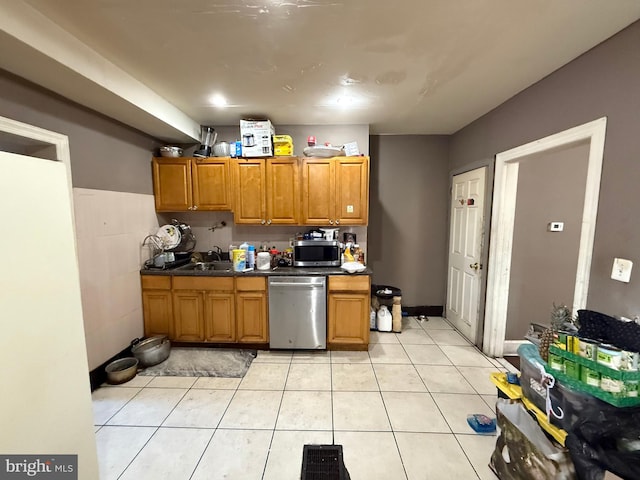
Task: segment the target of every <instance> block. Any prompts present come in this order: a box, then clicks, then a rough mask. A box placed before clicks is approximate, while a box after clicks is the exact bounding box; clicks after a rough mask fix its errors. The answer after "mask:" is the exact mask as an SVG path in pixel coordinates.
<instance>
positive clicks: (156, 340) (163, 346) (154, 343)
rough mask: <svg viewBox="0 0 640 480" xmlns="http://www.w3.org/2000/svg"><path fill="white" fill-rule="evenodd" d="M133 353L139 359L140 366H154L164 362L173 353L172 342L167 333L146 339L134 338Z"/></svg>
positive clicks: (132, 343)
mask: <svg viewBox="0 0 640 480" xmlns="http://www.w3.org/2000/svg"><path fill="white" fill-rule="evenodd" d="M131 353H132V354H133V356H134V357H135V358H137V359H138V362H139V363H140V366H142V367H152V366H153V365H157V364H159V363H162V362H164V361H165V360H166V359H167V358H169V355H170V353H171V342H170V341H169V339H168V338H167V337H166V336H165V335H159V336H154V337H149V338H147V339H145V340H140V339H139V338H134V339H133V341H132V342H131Z"/></svg>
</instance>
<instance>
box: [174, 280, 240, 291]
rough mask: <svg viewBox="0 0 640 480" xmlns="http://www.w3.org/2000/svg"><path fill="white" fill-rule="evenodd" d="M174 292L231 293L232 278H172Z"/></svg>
mask: <svg viewBox="0 0 640 480" xmlns="http://www.w3.org/2000/svg"><path fill="white" fill-rule="evenodd" d="M173 289H174V290H221V291H225V292H226V291H229V292H232V291H233V277H173Z"/></svg>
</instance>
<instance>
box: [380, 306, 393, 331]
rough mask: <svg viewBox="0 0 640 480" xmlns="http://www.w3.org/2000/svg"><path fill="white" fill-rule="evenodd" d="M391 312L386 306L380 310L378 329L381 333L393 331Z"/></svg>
mask: <svg viewBox="0 0 640 480" xmlns="http://www.w3.org/2000/svg"><path fill="white" fill-rule="evenodd" d="M391 325H392V320H391V312H390V311H389V310H388V309H387V306H386V305H381V306H380V308H379V309H378V322H377V327H378V330H379V331H381V332H390V331H391Z"/></svg>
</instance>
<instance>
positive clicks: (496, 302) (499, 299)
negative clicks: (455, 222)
mask: <svg viewBox="0 0 640 480" xmlns="http://www.w3.org/2000/svg"><path fill="white" fill-rule="evenodd" d="M606 127H607V118H606V117H602V118H599V119H597V120H594V121H592V122H588V123H585V124H584V125H579V126H577V127H573V128H570V129H568V130H565V131H563V132H559V133H556V134H553V135H549V136H547V137H544V138H542V139H539V140H535V141H533V142H530V143H527V144H525V145H521V146H519V147H516V148H512V149H511V150H507V151H505V152H501V153H499V154H497V155H496V170H495V177H494V178H495V180H494V189H493V195H494V197H493V198H494V202H493V210H492V215H491V231H490V240H489V259H488V264H489V265H488V269H487V270H488V271H487V300H486V310H485V328H484V341H483V351H484V352H485V353H486V354H487V355H490V356H492V357H502V356H503V355H512V354H515V352H516V349H517V348H518V346H519V345H520V344H521V343H523V342H520V341H510V342H505V332H506V326H507V307H508V302H509V282H510V278H511V255H512V251H513V229H514V219H515V213H516V195H517V192H518V168H519V161H520V160H521V159H522V158H523V157H527V156H529V155H534V154H538V153H541V152H545V151H548V150H552V149H555V148H559V147H562V146H564V145H569V144H572V143H577V142H583V141H588V142H589V164H588V166H587V181H586V189H585V196H584V209H583V212H582V228H581V232H580V247H579V250H578V267H577V271H576V284H575V289H574V296H573V313H574V314H575V313H576V311H577V310H579V309H581V308H584V307H585V306H586V303H587V294H588V291H589V275H590V270H591V259H592V255H593V241H594V237H595V230H596V216H597V213H598V199H599V195H600V177H601V174H602V157H603V152H604V141H605V133H606ZM505 344H506V345H505Z"/></svg>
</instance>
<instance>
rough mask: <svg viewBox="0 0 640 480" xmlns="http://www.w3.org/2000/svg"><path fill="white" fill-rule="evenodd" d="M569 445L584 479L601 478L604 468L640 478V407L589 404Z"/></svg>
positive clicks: (579, 474)
mask: <svg viewBox="0 0 640 480" xmlns="http://www.w3.org/2000/svg"><path fill="white" fill-rule="evenodd" d="M565 443H566V445H567V448H568V449H569V451H570V452H571V458H572V459H573V463H574V465H575V468H576V473H577V474H578V478H579V479H580V480H601V479H602V478H603V477H604V471H605V470H609V471H611V472H613V473H615V474H616V475H618V476H620V477H622V478H624V479H628V480H637V479H639V478H640V407H633V408H617V407H614V406H613V405H605V406H602V405H598V406H589V407H585V408H584V409H583V410H582V412H581V415H580V420H579V421H578V422H577V423H576V424H575V425H574V427H573V430H572V431H571V432H570V433H569V435H568V436H567V440H566V442H565Z"/></svg>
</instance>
